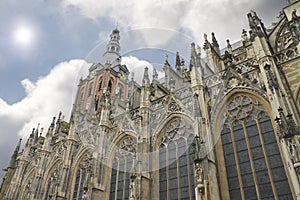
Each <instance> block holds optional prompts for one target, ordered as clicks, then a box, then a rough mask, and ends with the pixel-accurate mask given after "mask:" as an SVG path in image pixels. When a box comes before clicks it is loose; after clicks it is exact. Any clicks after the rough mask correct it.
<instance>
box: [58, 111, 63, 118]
mask: <svg viewBox="0 0 300 200" xmlns="http://www.w3.org/2000/svg"><path fill="white" fill-rule="evenodd" d="M61 115H62V112H61V111H60V112H59V114H58V119H59V120H60V119H61Z"/></svg>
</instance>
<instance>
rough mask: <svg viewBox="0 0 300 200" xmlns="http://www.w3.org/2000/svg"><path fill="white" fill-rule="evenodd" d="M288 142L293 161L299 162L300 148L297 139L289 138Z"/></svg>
mask: <svg viewBox="0 0 300 200" xmlns="http://www.w3.org/2000/svg"><path fill="white" fill-rule="evenodd" d="M287 143H288V148H289V152H290V154H291V156H292V160H293V163H297V162H299V161H300V159H299V149H298V148H297V145H296V143H295V141H294V140H293V139H289V140H288V141H287Z"/></svg>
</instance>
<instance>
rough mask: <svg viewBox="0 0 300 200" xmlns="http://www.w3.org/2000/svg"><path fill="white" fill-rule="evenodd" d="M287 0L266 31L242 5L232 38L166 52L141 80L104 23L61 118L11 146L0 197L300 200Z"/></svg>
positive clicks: (296, 21)
mask: <svg viewBox="0 0 300 200" xmlns="http://www.w3.org/2000/svg"><path fill="white" fill-rule="evenodd" d="M288 2H289V3H288V5H287V6H286V7H285V8H283V9H282V11H281V12H280V15H279V17H278V21H277V22H276V23H274V24H272V26H271V27H268V28H266V27H265V25H264V24H263V22H262V20H261V19H260V18H259V16H258V15H257V14H256V13H255V12H254V11H251V12H250V13H248V14H247V18H248V21H249V29H248V30H244V29H243V30H242V31H241V41H240V42H238V43H236V44H235V45H232V44H230V41H229V40H227V47H226V48H225V49H220V47H219V44H218V41H217V39H216V37H215V35H214V33H212V35H211V37H209V38H211V39H208V36H207V35H206V34H205V35H204V40H205V42H204V45H203V48H202V49H203V50H202V54H201V50H200V49H201V48H200V47H199V46H198V45H195V44H194V43H192V44H191V45H190V47H187V48H190V61H189V64H185V62H184V61H183V59H182V58H181V56H180V54H179V53H177V54H176V60H175V62H174V63H175V64H174V66H171V64H170V63H172V62H170V61H169V60H168V59H169V58H168V56H166V58H165V61H164V65H163V71H164V77H163V78H158V73H157V72H156V70H155V69H154V70H153V75H151V76H150V73H149V69H148V68H147V67H145V69H144V72H143V74H142V75H141V76H142V82H141V83H137V82H136V81H135V80H134V78H133V76H131V75H130V72H129V70H128V68H127V66H126V65H123V64H122V62H121V60H122V58H121V46H120V39H121V37H120V35H121V33H120V32H119V30H118V29H115V30H113V31H112V32H111V34H110V39H109V41H108V44H107V46H106V48H107V49H106V51H105V53H104V55H103V57H102V61H101V62H99V63H94V64H92V65H91V66H90V68H89V73H88V75H87V77H85V78H82V79H80V81H79V83H78V89H77V96H76V100H75V102H74V105H73V109H72V113H71V117H70V119H69V121H65V120H64V119H63V118H62V114H61V113H59V115H58V116H57V117H53V120H52V123H51V125H50V126H49V128H48V129H47V130H46V131H44V132H46V133H45V134H42V133H41V132H42V131H41V129H40V128H39V127H37V128H36V129H33V130H32V133H31V134H30V136H29V138H28V139H27V141H26V143H25V146H24V149H23V150H20V143H21V141H20V142H19V144H18V145H17V147H16V149H15V151H14V153H13V155H12V157H11V161H10V163H9V166H8V167H7V169H5V170H6V175H5V177H4V178H3V181H2V184H1V187H0V199H5V200H8V199H9V200H17V199H20V200H27V199H28V200H29V199H30V200H48V199H57V200H69V199H72V200H81V199H91V200H92V199H94V200H96V199H100V200H121V199H122V200H123V199H124V200H125V199H128V200H152V199H153V200H176V199H181V200H192V199H197V200H221V199H222V200H229V199H234V200H235V199H236V200H240V199H242V200H249V199H270V200H271V199H275V200H288V199H300V129H299V125H300V54H299V51H300V1H297V0H290V1H288ZM174 51H176V50H174ZM49 121H51V119H50V120H49Z"/></svg>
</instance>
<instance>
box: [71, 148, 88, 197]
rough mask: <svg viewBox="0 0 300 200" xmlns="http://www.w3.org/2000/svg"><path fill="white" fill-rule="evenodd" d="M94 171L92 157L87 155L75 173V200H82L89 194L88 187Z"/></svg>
mask: <svg viewBox="0 0 300 200" xmlns="http://www.w3.org/2000/svg"><path fill="white" fill-rule="evenodd" d="M91 169H92V157H91V155H89V154H87V155H85V157H84V158H83V159H82V160H81V162H80V164H79V166H78V169H77V171H76V173H75V184H74V187H73V188H74V189H73V200H81V199H83V198H84V196H85V195H86V193H87V190H88V188H87V185H88V184H89V179H90V174H91Z"/></svg>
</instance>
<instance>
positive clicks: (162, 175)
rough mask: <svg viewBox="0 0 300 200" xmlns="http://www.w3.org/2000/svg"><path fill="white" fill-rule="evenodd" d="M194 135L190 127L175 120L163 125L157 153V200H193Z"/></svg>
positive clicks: (181, 120)
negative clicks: (158, 198) (164, 127)
mask: <svg viewBox="0 0 300 200" xmlns="http://www.w3.org/2000/svg"><path fill="white" fill-rule="evenodd" d="M193 141H194V134H193V128H192V126H191V125H190V124H189V123H187V122H185V121H184V120H183V119H180V118H175V119H173V120H171V122H170V123H169V124H168V125H167V127H166V129H165V130H164V132H163V136H162V138H161V143H160V149H159V160H158V165H159V197H160V199H168V198H169V199H193V198H195V191H194V185H195V183H194V149H193V145H191V144H192V142H193Z"/></svg>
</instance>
